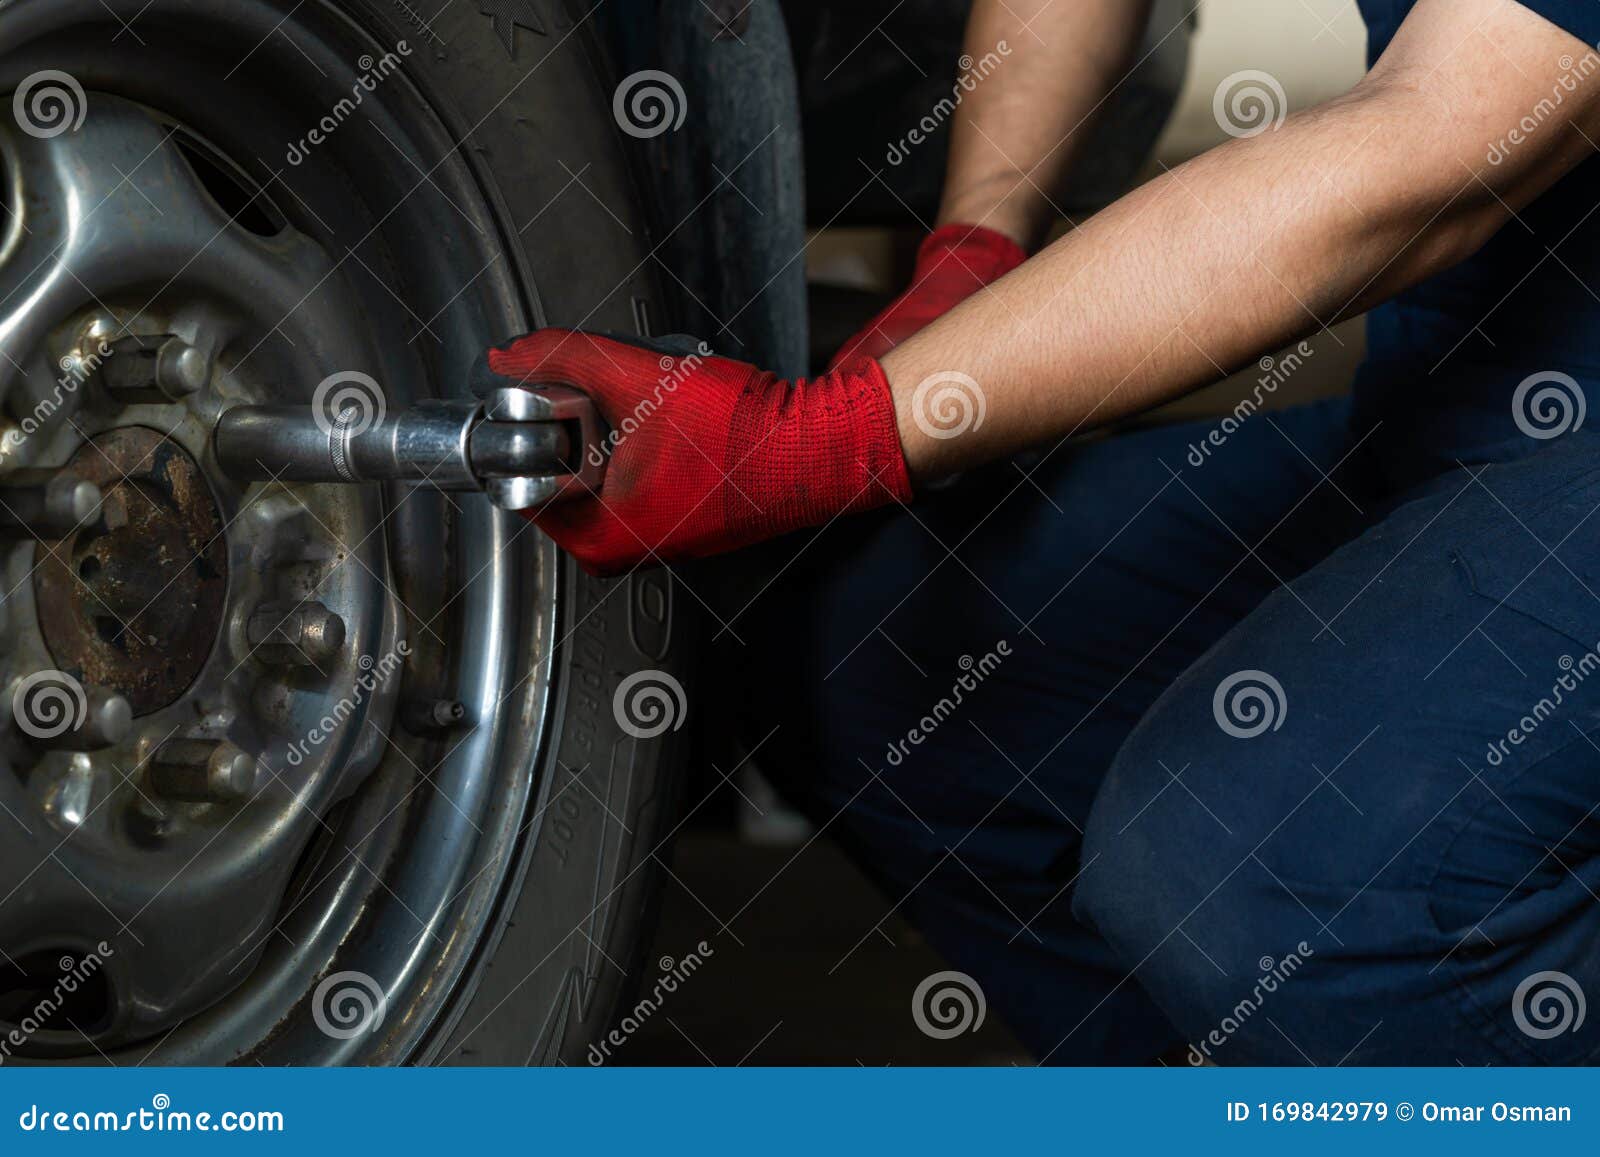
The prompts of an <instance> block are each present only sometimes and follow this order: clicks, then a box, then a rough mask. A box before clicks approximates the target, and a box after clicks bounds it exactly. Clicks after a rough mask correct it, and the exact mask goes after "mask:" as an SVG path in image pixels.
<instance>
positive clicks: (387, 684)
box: [0, 0, 685, 1064]
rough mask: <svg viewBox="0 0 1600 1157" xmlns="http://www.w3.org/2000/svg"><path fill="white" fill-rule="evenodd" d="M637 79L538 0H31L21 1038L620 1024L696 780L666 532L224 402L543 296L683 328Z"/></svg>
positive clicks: (546, 307) (455, 365)
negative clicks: (681, 770)
mask: <svg viewBox="0 0 1600 1157" xmlns="http://www.w3.org/2000/svg"><path fill="white" fill-rule="evenodd" d="M435 9H437V14H436V15H429V14H428V13H429V12H432V11H433V10H435ZM480 10H481V11H480ZM602 76H603V72H602V69H601V67H600V64H599V62H598V57H597V55H596V48H595V44H594V42H593V39H592V37H591V36H590V34H589V32H588V31H587V29H585V28H584V27H581V26H574V25H573V24H572V23H571V22H570V21H568V20H566V19H565V18H564V16H562V15H561V10H560V8H559V6H558V5H556V4H554V3H546V2H545V0H518V2H516V3H500V4H496V5H475V4H447V5H443V6H439V5H424V6H415V7H414V6H411V5H408V4H405V3H401V2H393V3H391V2H389V0H300V2H296V0H226V2H222V0H151V2H149V3H146V2H145V0H4V2H0V92H6V93H14V94H15V95H14V97H12V98H9V99H7V100H6V102H5V105H4V108H3V109H0V168H3V178H4V180H3V187H4V189H5V190H6V192H5V196H4V200H3V205H4V214H3V216H0V235H3V238H4V239H3V242H0V355H3V356H0V404H3V415H0V426H3V429H4V436H3V437H0V533H4V534H5V535H6V537H5V539H4V540H3V541H0V551H3V554H0V558H3V562H4V565H5V568H6V580H5V583H4V592H5V597H4V602H3V604H0V607H3V612H4V614H3V619H4V621H3V625H0V631H3V633H0V678H3V680H4V682H3V684H0V687H3V690H4V695H5V700H4V702H5V704H6V705H7V707H8V708H9V712H8V713H9V716H10V718H9V720H8V726H7V727H6V728H5V732H4V735H3V736H0V765H3V766H0V810H3V812H4V813H5V814H4V815H0V827H4V828H6V829H7V830H6V833H5V838H4V839H3V840H0V949H3V956H0V961H3V963H0V989H3V991H0V1022H6V1023H7V1024H8V1026H9V1029H10V1031H9V1032H8V1033H0V1037H4V1038H5V1042H6V1043H5V1044H4V1052H5V1054H6V1055H5V1057H4V1058H3V1059H6V1060H13V1059H24V1058H27V1059H36V1060H40V1061H57V1062H63V1061H65V1062H72V1061H86V1062H96V1063H97V1062H100V1061H101V1060H102V1059H105V1060H110V1061H112V1062H114V1063H117V1064H122V1063H125V1061H126V1060H128V1059H132V1060H137V1061H141V1062H147V1063H158V1062H171V1063H185V1064H217V1063H232V1062H244V1063H256V1062H259V1063H262V1064H327V1063H378V1062H428V1063H439V1062H450V1061H461V1062H467V1063H475V1064H522V1063H528V1062H549V1063H555V1062H561V1061H570V1062H577V1061H579V1059H580V1058H581V1057H583V1056H584V1055H585V1052H586V1050H587V1046H588V1044H589V1042H590V1041H591V1040H592V1039H594V1038H595V1037H596V1036H598V1035H599V1034H600V1033H601V1032H603V1031H604V1029H605V1028H606V1027H607V1022H608V1019H609V1017H610V1013H611V1010H612V1008H613V1006H614V1005H615V1003H616V1001H617V999H618V997H619V994H620V993H621V992H622V991H623V989H624V986H625V983H626V974H627V973H628V972H629V971H630V969H631V965H632V963H633V962H634V961H635V960H636V957H637V953H638V952H639V951H640V950H641V947H642V945H641V937H642V931H643V925H644V923H645V913H646V912H647V910H648V909H649V908H650V906H651V905H650V899H651V895H652V893H653V889H654V886H655V872H654V870H653V868H654V865H655V861H654V860H653V853H654V852H655V850H656V849H657V846H658V842H659V841H660V840H661V839H662V838H663V837H664V836H665V834H666V832H667V828H668V826H669V821H670V819H671V815H672V811H673V807H674V792H673V790H672V789H673V785H674V782H675V777H674V775H673V768H674V764H675V761H676V758H677V755H676V752H677V747H676V744H677V741H678V739H679V736H678V735H677V734H676V729H677V728H678V727H679V726H681V724H682V718H683V711H684V698H683V691H682V682H681V677H682V662H683V658H682V654H681V652H682V651H683V646H682V643H683V639H684V634H685V632H684V629H683V624H682V623H681V622H679V621H678V620H679V608H678V599H677V597H676V592H675V589H674V585H673V582H672V580H671V578H670V576H669V575H668V574H666V573H664V572H650V573H640V574H635V575H633V576H631V577H629V578H626V579H623V580H620V581H600V580H596V579H593V578H590V577H588V576H585V575H584V574H582V573H581V572H579V571H578V570H577V568H576V567H575V566H573V565H572V563H571V561H570V560H569V559H567V558H565V557H564V556H562V555H561V554H559V552H557V551H556V550H555V548H554V546H553V545H552V544H551V543H550V542H549V541H548V540H547V539H544V538H543V537H542V536H540V535H538V534H537V532H536V531H534V530H533V529H532V527H531V526H529V525H528V524H527V523H525V522H524V521H523V520H522V519H520V518H516V517H514V516H510V515H507V514H504V513H502V512H498V511H495V510H494V509H493V508H492V507H491V506H490V505H489V504H488V503H487V502H486V501H485V500H484V499H483V498H482V497H481V496H478V495H470V496H469V495H459V494H454V495H446V494H441V493H437V492H434V491H431V490H426V489H409V488H402V487H399V486H390V487H380V486H372V485H365V486H355V485H350V486H338V485H321V484H294V483H276V482H274V483H264V484H251V485H242V484H239V483H236V482H233V481H231V480H230V479H229V478H228V477H226V476H225V475H224V474H223V473H222V472H221V471H220V470H219V469H218V468H217V462H216V457H215V454H214V453H213V450H212V446H211V432H212V429H213V427H214V426H215V424H216V421H217V419H218V417H219V415H220V414H221V413H223V412H224V411H226V410H227V409H228V408H230V407H232V406H234V405H239V404H272V403H294V404H307V403H313V402H316V403H323V402H325V400H326V398H327V397H328V396H329V393H330V391H335V392H337V394H338V396H339V397H340V398H345V399H348V398H349V397H352V396H359V400H360V404H361V405H363V406H366V407H369V409H370V410H376V408H378V407H382V406H387V407H399V406H408V405H412V404H415V403H417V402H419V401H421V400H423V399H426V398H430V397H440V396H454V395H462V394H465V393H466V381H465V379H466V372H467V370H468V369H469V368H470V366H471V364H472V363H473V361H474V359H475V357H476V356H477V354H478V353H479V352H480V351H481V350H482V349H483V348H484V347H485V346H487V345H489V344H493V343H495V342H498V341H501V340H504V339H505V338H506V337H507V336H509V335H512V334H515V333H520V332H523V331H526V330H529V329H532V328H536V327H538V326H541V325H547V324H561V325H570V326H578V325H582V326H584V327H587V328H591V329H599V330H609V331H623V332H638V333H648V332H649V331H650V329H651V328H652V325H653V322H654V319H656V318H658V317H660V316H661V314H662V311H663V308H664V303H663V302H662V301H661V300H660V299H659V297H658V295H657V294H658V290H657V288H656V286H655V284H654V283H653V281H652V279H651V278H650V276H649V275H648V274H649V271H648V269H647V268H646V264H647V248H646V246H647V242H646V239H645V238H646V228H645V225H644V223H643V222H642V221H641V219H640V215H639V212H638V198H637V195H636V193H635V190H634V187H633V185H632V184H631V180H630V172H629V157H628V154H627V153H626V151H625V148H626V146H627V145H629V144H630V142H629V141H628V140H627V138H626V137H624V136H621V135H619V133H618V126H617V124H616V123H615V122H614V120H613V118H612V113H611V90H610V87H609V86H608V85H607V84H606V83H605V82H604V80H603V79H602ZM351 391H355V393H354V394H352V393H351ZM636 708H637V710H636Z"/></svg>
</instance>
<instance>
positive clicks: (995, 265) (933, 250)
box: [828, 225, 1028, 369]
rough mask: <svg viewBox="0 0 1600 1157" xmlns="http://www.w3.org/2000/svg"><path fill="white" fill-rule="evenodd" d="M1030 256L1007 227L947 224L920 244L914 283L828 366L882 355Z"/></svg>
mask: <svg viewBox="0 0 1600 1157" xmlns="http://www.w3.org/2000/svg"><path fill="white" fill-rule="evenodd" d="M1027 259H1028V255H1027V253H1026V252H1024V251H1023V248H1022V246H1020V245H1018V244H1017V243H1016V242H1015V241H1013V240H1011V238H1009V237H1007V236H1006V235H1005V234H1004V233H997V232H995V231H994V230H993V229H985V228H984V227H983V226H982V225H944V226H941V227H940V228H938V229H935V230H934V231H933V232H932V233H930V234H928V236H927V237H925V238H924V239H923V241H922V244H921V245H920V246H918V247H917V268H916V272H915V273H913V274H912V277H911V287H910V288H909V289H907V290H906V291H905V292H904V293H902V294H901V295H900V296H899V297H897V298H895V299H894V300H893V301H891V302H890V303H889V304H888V306H886V307H885V308H884V310H883V312H882V313H880V314H878V316H877V317H875V318H873V319H872V320H871V321H869V322H868V323H867V325H866V328H865V329H863V330H862V331H861V332H860V333H858V334H856V336H855V337H853V338H851V339H850V340H849V341H847V342H845V344H844V347H843V348H842V349H840V350H839V352H838V353H837V354H835V355H834V357H833V361H832V362H831V363H830V365H829V367H828V368H829V369H833V368H835V367H837V366H841V365H843V364H844V363H845V362H847V361H851V360H852V359H854V358H858V357H863V356H865V357H871V358H881V357H882V356H883V355H884V354H886V353H888V352H889V351H890V350H892V349H893V348H894V347H895V346H897V345H899V344H900V343H901V342H903V341H905V340H906V338H908V337H910V336H911V335H912V334H914V333H916V332H917V331H918V330H919V329H921V328H922V327H923V326H925V325H928V324H929V323H930V322H932V321H934V320H935V319H936V318H939V317H942V316H943V315H944V314H946V313H948V312H949V311H950V310H952V309H954V308H955V307H956V306H958V305H960V304H961V303H962V302H963V301H965V300H966V299H967V298H969V297H971V296H972V295H973V294H974V293H976V292H978V290H980V289H982V288H983V287H984V286H985V285H988V284H989V283H990V282H992V281H998V280H999V279H1000V278H1002V277H1004V276H1005V275H1006V274H1008V273H1010V272H1011V271H1012V270H1013V269H1015V268H1016V267H1017V266H1019V265H1021V264H1022V263H1023V262H1024V261H1026V260H1027Z"/></svg>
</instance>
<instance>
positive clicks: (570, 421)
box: [213, 386, 605, 510]
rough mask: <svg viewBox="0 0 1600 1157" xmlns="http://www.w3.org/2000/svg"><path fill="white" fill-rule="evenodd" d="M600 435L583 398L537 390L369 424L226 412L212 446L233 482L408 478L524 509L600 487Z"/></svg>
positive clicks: (306, 411)
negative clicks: (477, 494) (475, 492)
mask: <svg viewBox="0 0 1600 1157" xmlns="http://www.w3.org/2000/svg"><path fill="white" fill-rule="evenodd" d="M604 431H605V424H604V422H603V420H602V419H601V417H600V414H599V411H597V410H596V409H595V405H594V402H593V401H592V400H591V399H590V398H589V397H588V395H586V394H583V393H581V392H580V391H578V390H575V389H573V388H571V387H570V386H542V387H540V388H538V389H521V388H518V387H499V388H496V389H493V390H490V391H489V392H488V394H487V395H486V396H485V397H483V398H481V399H477V400H467V401H432V400H430V401H425V402H420V403H418V404H417V405H415V406H411V407H409V408H407V409H404V410H400V411H398V412H396V413H392V414H384V415H381V416H379V417H378V418H377V419H376V420H373V419H371V418H370V416H369V417H365V418H364V417H363V416H362V414H361V413H360V412H359V410H358V409H357V408H356V407H351V408H350V409H346V410H344V411H343V412H341V413H340V414H338V415H336V416H332V417H330V416H329V415H327V414H324V413H321V412H319V411H318V410H316V409H315V408H313V407H312V406H309V405H304V406H281V405H278V406H235V407H234V408H233V409H231V410H229V411H227V412H226V413H225V414H223V415H222V418H221V419H220V420H219V421H218V422H217V427H216V432H215V434H214V435H213V440H214V446H215V448H216V454H217V461H218V462H219V463H220V464H221V466H222V469H223V472H224V473H226V474H227V475H228V476H229V477H230V478H233V479H234V480H235V481H238V482H261V481H268V480H272V479H277V480H279V481H289V482H346V483H360V482H410V483H412V484H414V485H418V486H426V487H430V488H432V489H434V490H445V491H482V492H483V493H484V494H486V495H488V497H489V501H490V502H492V503H494V505H496V506H498V507H500V508H501V509H502V510H528V509H531V508H533V507H537V506H543V505H545V504H547V503H550V502H557V501H560V500H562V499H566V498H577V497H582V496H583V495H586V494H592V493H595V492H597V491H598V490H599V489H600V483H601V481H602V480H603V476H604V471H605V458H604V455H603V453H600V452H598V451H599V449H600V448H601V447H602V446H603V444H604V442H603V440H604Z"/></svg>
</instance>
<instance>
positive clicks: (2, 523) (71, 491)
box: [0, 470, 102, 539]
mask: <svg viewBox="0 0 1600 1157" xmlns="http://www.w3.org/2000/svg"><path fill="white" fill-rule="evenodd" d="M101 501H102V499H101V495H100V488H99V487H98V486H96V485H95V484H94V483H93V482H90V481H89V480H88V479H87V478H82V477H80V476H79V475H77V474H74V473H72V472H70V471H67V470H17V471H13V472H12V473H11V474H8V475H7V476H6V477H5V480H4V481H3V482H0V534H6V535H9V536H10V537H12V538H16V537H19V536H21V535H24V534H31V535H33V536H34V537H36V538H46V539H56V538H65V537H66V536H67V535H69V534H71V533H72V532H73V531H75V530H77V529H78V528H79V527H80V526H83V525H84V524H85V523H87V522H88V521H89V520H90V519H92V518H94V516H95V515H96V514H98V513H99V512H100V503H101Z"/></svg>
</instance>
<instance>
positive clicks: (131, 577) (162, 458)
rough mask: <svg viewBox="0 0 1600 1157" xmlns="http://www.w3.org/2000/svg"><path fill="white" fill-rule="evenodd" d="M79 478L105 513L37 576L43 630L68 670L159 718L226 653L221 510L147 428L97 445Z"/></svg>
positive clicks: (80, 460)
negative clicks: (100, 498)
mask: <svg viewBox="0 0 1600 1157" xmlns="http://www.w3.org/2000/svg"><path fill="white" fill-rule="evenodd" d="M71 468H72V470H73V471H74V472H76V473H77V474H79V475H81V476H82V477H84V478H87V479H88V480H90V481H91V482H94V483H97V484H98V485H99V487H100V489H101V491H102V492H103V493H104V495H105V502H104V504H103V506H102V509H101V513H100V517H99V518H98V519H96V520H95V521H94V522H92V523H90V524H89V525H87V526H85V527H83V528H82V529H80V530H79V531H77V533H75V534H73V535H70V536H69V537H67V538H66V539H64V540H62V542H61V543H60V544H59V545H57V546H56V547H54V549H53V550H51V551H50V553H49V555H48V556H47V557H46V558H45V559H44V561H43V563H42V564H41V565H40V566H39V568H38V569H37V570H36V571H35V572H34V592H35V596H36V599H37V601H38V605H39V625H40V628H41V629H42V630H43V632H44V640H45V644H46V646H48V647H49V648H50V654H51V655H52V656H53V657H54V658H55V661H56V663H57V664H58V665H59V666H60V667H61V668H63V669H64V670H70V671H75V672H77V673H78V675H79V676H80V677H81V678H82V679H83V680H84V681H85V682H87V683H92V684H95V685H97V686H101V687H107V688H111V689H113V690H116V691H119V692H121V693H122V694H123V695H124V696H126V697H127V700H128V702H129V704H130V705H131V706H132V707H133V711H134V714H136V715H148V714H149V713H150V712H152V711H158V710H160V709H161V708H163V707H165V706H167V705H168V704H169V703H172V702H173V701H174V700H176V699H177V698H178V697H179V696H180V695H182V694H183V692H184V691H185V690H186V689H187V688H188V687H189V685H190V684H191V683H193V682H194V679H195V676H196V675H198V674H199V673H200V668H201V667H202V666H204V665H205V661H206V657H207V656H208V655H209V654H210V653H211V647H212V645H213V643H215V641H216V637H217V630H218V628H219V626H220V625H221V618H222V609H223V601H224V599H225V597H226V595H227V590H228V556H227V544H226V543H225V542H224V540H223V536H222V522H221V517H220V515H219V514H218V512H217V504H216V500H215V499H214V498H213V497H212V495H211V489H210V487H209V486H208V485H207V484H206V480H205V477H204V476H203V475H202V474H201V473H200V468H199V466H197V465H196V464H195V461H194V459H193V458H191V457H190V456H189V454H188V453H187V452H186V451H185V450H184V449H183V447H181V446H179V445H178V444H177V443H176V442H173V441H171V440H170V439H168V438H165V437H163V436H162V435H161V434H160V433H159V432H157V431H155V430H151V429H148V428H146V427H144V426H126V427H122V428H120V429H116V430H110V431H108V432H106V433H104V434H101V435H100V436H99V437H97V438H94V439H93V440H92V441H90V442H88V443H87V444H85V445H84V446H83V447H82V448H81V449H80V450H79V451H78V453H77V455H76V456H75V457H74V458H73V460H72V463H71Z"/></svg>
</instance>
